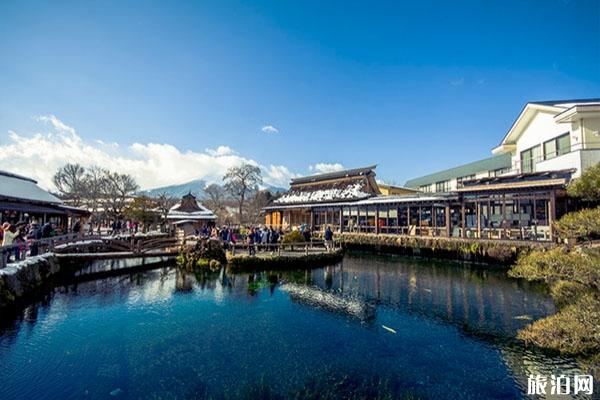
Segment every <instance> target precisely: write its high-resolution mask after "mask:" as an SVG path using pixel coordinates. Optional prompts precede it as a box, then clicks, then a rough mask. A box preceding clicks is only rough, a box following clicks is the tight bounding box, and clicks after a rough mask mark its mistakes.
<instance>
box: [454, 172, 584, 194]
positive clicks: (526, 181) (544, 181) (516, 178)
mask: <svg viewBox="0 0 600 400" xmlns="http://www.w3.org/2000/svg"><path fill="white" fill-rule="evenodd" d="M574 172H575V170H574V169H565V170H560V171H544V172H532V173H527V174H514V175H505V176H498V177H494V178H481V179H475V180H472V181H467V182H464V184H463V187H461V188H458V190H457V192H462V193H465V192H480V191H490V190H517V189H536V188H541V187H556V186H559V187H564V186H566V185H567V184H568V183H569V181H570V180H571V176H572V174H573V173H574Z"/></svg>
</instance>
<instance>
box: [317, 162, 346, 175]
mask: <svg viewBox="0 0 600 400" xmlns="http://www.w3.org/2000/svg"><path fill="white" fill-rule="evenodd" d="M343 169H344V166H343V165H342V164H340V163H334V164H328V163H317V164H315V165H309V166H308V170H309V171H311V172H315V173H317V174H325V173H327V172H336V171H341V170H343Z"/></svg>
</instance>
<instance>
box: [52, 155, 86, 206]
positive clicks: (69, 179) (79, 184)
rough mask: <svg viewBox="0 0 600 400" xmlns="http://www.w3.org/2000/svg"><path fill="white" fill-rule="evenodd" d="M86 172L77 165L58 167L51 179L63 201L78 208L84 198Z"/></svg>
mask: <svg viewBox="0 0 600 400" xmlns="http://www.w3.org/2000/svg"><path fill="white" fill-rule="evenodd" d="M85 178H86V170H85V168H84V167H83V166H81V165H79V164H65V165H64V166H62V167H60V168H59V169H58V171H56V173H55V174H54V177H53V178H52V180H53V182H54V186H56V189H58V192H59V195H60V197H61V198H62V199H63V200H67V201H70V202H71V204H72V205H74V206H75V207H79V206H80V205H81V204H82V202H83V200H84V198H85V189H86V182H85V181H86V179H85Z"/></svg>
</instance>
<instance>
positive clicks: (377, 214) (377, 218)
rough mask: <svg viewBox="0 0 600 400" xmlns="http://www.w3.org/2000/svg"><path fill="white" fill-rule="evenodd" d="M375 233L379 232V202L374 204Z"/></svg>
mask: <svg viewBox="0 0 600 400" xmlns="http://www.w3.org/2000/svg"><path fill="white" fill-rule="evenodd" d="M375 234H376V235H378V234H379V204H376V205H375Z"/></svg>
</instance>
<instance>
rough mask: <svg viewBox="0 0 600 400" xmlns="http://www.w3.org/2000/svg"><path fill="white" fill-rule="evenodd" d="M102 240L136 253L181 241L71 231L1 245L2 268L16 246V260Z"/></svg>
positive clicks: (118, 249) (114, 248)
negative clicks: (85, 233) (17, 249)
mask: <svg viewBox="0 0 600 400" xmlns="http://www.w3.org/2000/svg"><path fill="white" fill-rule="evenodd" d="M93 241H97V242H102V243H99V244H101V245H102V246H103V247H105V248H107V249H108V250H110V251H116V252H130V253H134V254H141V253H147V252H150V251H152V250H157V249H165V248H168V247H178V246H179V242H178V241H177V238H175V237H172V236H160V237H144V236H142V237H136V236H134V235H131V236H130V237H128V236H127V235H125V236H115V237H110V236H109V237H107V236H101V235H95V234H91V235H84V234H77V233H70V234H66V235H59V236H53V237H50V238H44V239H37V240H32V239H29V240H27V242H26V244H25V245H23V244H20V245H17V244H13V245H9V246H0V268H4V267H6V265H7V263H8V261H9V258H11V257H12V258H16V254H15V248H16V247H17V246H18V247H19V257H18V259H15V261H22V260H24V259H26V258H27V257H30V256H31V255H33V254H44V253H48V252H55V251H56V252H63V251H67V250H68V248H67V247H66V246H65V247H62V248H59V246H64V245H71V244H72V245H75V246H76V245H78V244H80V245H82V246H83V245H84V244H87V243H89V242H93Z"/></svg>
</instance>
